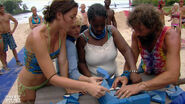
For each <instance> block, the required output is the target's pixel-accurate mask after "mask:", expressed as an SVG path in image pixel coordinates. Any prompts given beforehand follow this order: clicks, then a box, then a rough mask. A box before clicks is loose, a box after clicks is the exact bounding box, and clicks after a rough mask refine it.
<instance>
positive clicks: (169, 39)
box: [145, 30, 180, 90]
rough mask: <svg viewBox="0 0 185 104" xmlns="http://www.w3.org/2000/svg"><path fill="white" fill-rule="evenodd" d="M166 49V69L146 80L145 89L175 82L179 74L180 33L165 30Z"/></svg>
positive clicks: (157, 87) (152, 88)
mask: <svg viewBox="0 0 185 104" xmlns="http://www.w3.org/2000/svg"><path fill="white" fill-rule="evenodd" d="M165 45H166V49H167V55H166V71H165V72H163V73H161V74H160V75H158V76H156V77H155V78H154V79H152V80H149V81H146V85H147V86H146V88H145V90H154V89H159V88H162V87H165V86H166V85H168V84H172V83H175V82H177V80H178V78H179V75H180V35H178V34H177V33H176V32H175V31H174V30H170V31H168V32H167V34H166V37H165Z"/></svg>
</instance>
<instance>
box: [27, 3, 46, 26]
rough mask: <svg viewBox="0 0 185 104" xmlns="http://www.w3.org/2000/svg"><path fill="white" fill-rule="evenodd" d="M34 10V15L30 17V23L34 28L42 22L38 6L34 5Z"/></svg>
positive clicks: (32, 9)
mask: <svg viewBox="0 0 185 104" xmlns="http://www.w3.org/2000/svg"><path fill="white" fill-rule="evenodd" d="M31 11H32V16H31V17H30V18H29V24H30V28H31V29H33V28H35V27H37V26H38V25H40V24H42V22H43V21H42V16H40V15H38V14H37V8H36V7H34V6H33V7H32V8H31Z"/></svg>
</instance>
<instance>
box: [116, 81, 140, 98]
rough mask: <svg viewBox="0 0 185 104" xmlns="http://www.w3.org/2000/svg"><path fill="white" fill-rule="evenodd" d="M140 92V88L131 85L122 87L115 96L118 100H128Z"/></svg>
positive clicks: (136, 85)
mask: <svg viewBox="0 0 185 104" xmlns="http://www.w3.org/2000/svg"><path fill="white" fill-rule="evenodd" d="M140 91H142V89H141V87H139V85H138V84H133V85H127V86H122V87H121V88H120V89H119V90H118V91H117V92H116V95H117V96H118V98H121V99H122V98H128V97H130V96H131V95H134V94H137V93H139V92H140Z"/></svg>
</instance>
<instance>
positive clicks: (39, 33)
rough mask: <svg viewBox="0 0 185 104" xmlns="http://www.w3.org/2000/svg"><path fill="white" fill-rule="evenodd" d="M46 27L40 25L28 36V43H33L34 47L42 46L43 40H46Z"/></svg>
mask: <svg viewBox="0 0 185 104" xmlns="http://www.w3.org/2000/svg"><path fill="white" fill-rule="evenodd" d="M46 30H47V29H46V26H45V25H40V26H37V27H36V28H34V29H33V30H32V31H31V32H30V34H29V35H28V38H27V42H28V43H31V44H32V45H33V46H34V44H37V46H38V44H40V43H41V42H43V41H42V40H43V39H44V34H45V33H46Z"/></svg>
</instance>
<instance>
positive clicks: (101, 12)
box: [87, 3, 107, 22]
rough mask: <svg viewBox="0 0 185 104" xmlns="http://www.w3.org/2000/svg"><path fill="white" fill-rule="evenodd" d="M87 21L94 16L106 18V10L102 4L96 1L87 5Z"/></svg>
mask: <svg viewBox="0 0 185 104" xmlns="http://www.w3.org/2000/svg"><path fill="white" fill-rule="evenodd" d="M87 15H88V20H89V22H90V21H91V20H93V19H94V18H95V17H96V16H102V17H105V18H107V12H106V9H105V7H104V6H103V5H101V4H99V3H96V4H93V5H91V6H90V7H89V9H88V11H87Z"/></svg>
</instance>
